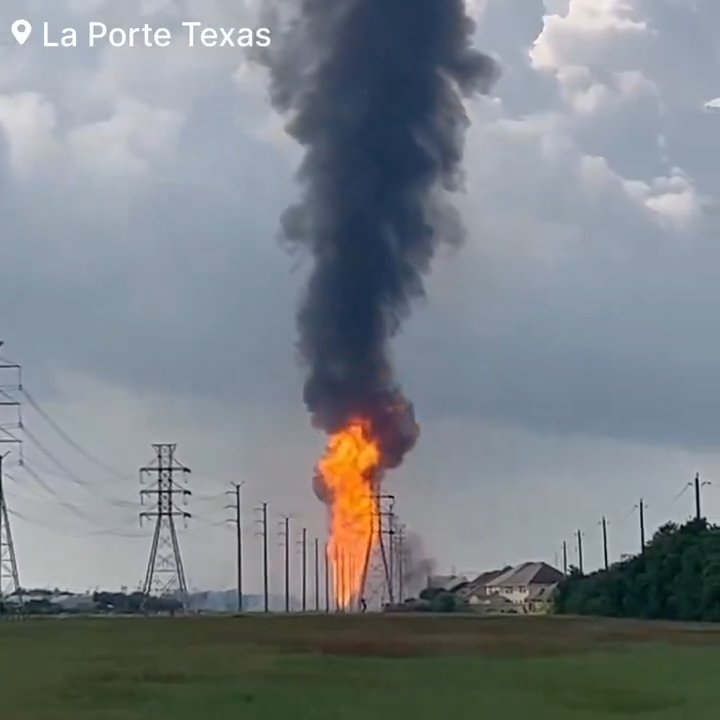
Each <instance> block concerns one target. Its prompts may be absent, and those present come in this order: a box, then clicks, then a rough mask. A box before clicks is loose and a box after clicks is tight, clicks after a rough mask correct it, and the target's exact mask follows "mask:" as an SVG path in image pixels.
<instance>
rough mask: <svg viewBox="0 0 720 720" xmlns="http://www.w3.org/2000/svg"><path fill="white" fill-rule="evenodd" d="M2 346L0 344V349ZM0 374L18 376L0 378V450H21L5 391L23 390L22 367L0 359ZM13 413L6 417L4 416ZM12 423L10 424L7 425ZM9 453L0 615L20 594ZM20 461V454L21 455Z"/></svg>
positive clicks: (0, 527)
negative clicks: (5, 604) (10, 506)
mask: <svg viewBox="0 0 720 720" xmlns="http://www.w3.org/2000/svg"><path fill="white" fill-rule="evenodd" d="M2 345H3V343H2V341H0V347H2ZM0 372H2V373H3V375H4V374H5V373H6V372H12V373H16V374H17V382H16V383H12V384H10V383H6V382H5V378H4V377H2V376H0V377H2V380H1V381H0V409H2V411H3V416H2V418H1V419H0V447H2V446H3V445H11V444H15V445H18V446H19V447H20V449H21V450H22V444H21V440H20V439H19V438H17V437H15V436H14V435H13V434H12V432H11V430H15V429H20V428H22V415H21V411H20V403H19V402H18V401H17V400H15V399H14V398H13V397H12V395H11V394H10V393H9V392H8V391H11V390H19V389H20V388H21V387H22V374H21V373H22V368H21V367H20V365H17V364H16V363H11V362H7V361H5V360H4V359H2V358H0ZM7 412H9V413H12V415H13V417H12V418H10V417H8V416H7V415H6V414H5V413H7ZM8 420H12V422H6V421H8ZM7 455H8V453H4V454H0V613H2V610H3V599H4V598H6V597H8V596H9V595H12V594H13V593H17V592H19V591H20V575H19V573H18V564H17V557H16V555H15V544H14V542H13V536H12V530H11V528H10V512H9V511H8V505H7V495H6V494H5V487H4V477H3V461H4V459H5V458H6V457H7ZM20 457H21V458H22V453H21V455H20Z"/></svg>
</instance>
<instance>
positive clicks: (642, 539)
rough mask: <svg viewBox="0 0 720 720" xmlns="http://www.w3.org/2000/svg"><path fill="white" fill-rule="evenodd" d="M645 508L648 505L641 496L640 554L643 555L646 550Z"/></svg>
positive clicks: (639, 508) (639, 506)
mask: <svg viewBox="0 0 720 720" xmlns="http://www.w3.org/2000/svg"><path fill="white" fill-rule="evenodd" d="M645 508H647V505H646V504H645V500H644V499H643V498H640V504H639V505H638V510H639V513H640V554H641V555H642V554H643V553H644V552H645Z"/></svg>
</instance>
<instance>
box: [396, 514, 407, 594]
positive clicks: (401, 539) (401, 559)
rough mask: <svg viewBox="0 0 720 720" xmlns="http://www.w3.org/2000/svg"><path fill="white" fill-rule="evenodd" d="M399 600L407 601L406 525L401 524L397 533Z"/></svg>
mask: <svg viewBox="0 0 720 720" xmlns="http://www.w3.org/2000/svg"><path fill="white" fill-rule="evenodd" d="M397 553H398V601H399V602H400V603H403V602H405V526H404V525H400V527H399V528H398V535H397Z"/></svg>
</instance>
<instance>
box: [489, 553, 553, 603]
mask: <svg viewBox="0 0 720 720" xmlns="http://www.w3.org/2000/svg"><path fill="white" fill-rule="evenodd" d="M564 577H565V576H564V575H563V574H562V573H561V572H560V571H559V570H557V569H556V568H554V567H552V565H548V564H547V563H544V562H525V563H521V564H520V565H517V566H516V567H514V568H511V569H510V570H507V571H505V572H503V573H501V574H500V575H498V576H497V577H495V578H493V579H492V580H491V581H490V582H488V583H487V584H486V585H485V589H486V592H487V593H488V594H491V595H499V596H500V597H503V598H505V599H507V600H510V602H512V603H513V604H514V605H516V606H519V607H522V608H523V609H524V610H525V611H526V612H541V611H542V608H545V609H547V607H548V606H549V603H550V600H551V598H552V593H553V592H554V590H555V588H556V587H557V585H558V583H559V582H561V581H562V580H563V579H564Z"/></svg>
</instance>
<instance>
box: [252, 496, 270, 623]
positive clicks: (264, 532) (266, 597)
mask: <svg viewBox="0 0 720 720" xmlns="http://www.w3.org/2000/svg"><path fill="white" fill-rule="evenodd" d="M255 511H256V512H259V513H260V519H259V520H256V523H259V525H260V532H259V533H256V536H257V535H259V536H260V538H261V539H262V568H263V611H264V612H266V613H268V612H270V594H269V588H268V570H269V568H268V503H266V502H264V503H261V505H260V507H258V508H255Z"/></svg>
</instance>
